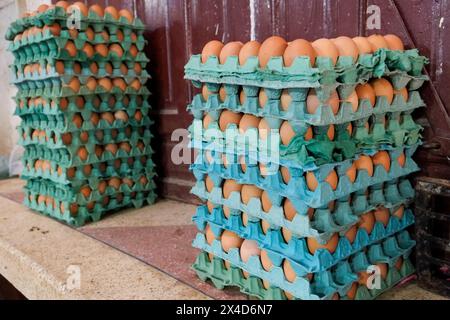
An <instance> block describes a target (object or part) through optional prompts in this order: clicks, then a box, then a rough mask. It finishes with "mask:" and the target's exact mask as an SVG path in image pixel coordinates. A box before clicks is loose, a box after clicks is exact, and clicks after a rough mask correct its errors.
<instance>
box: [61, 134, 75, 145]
mask: <svg viewBox="0 0 450 320" xmlns="http://www.w3.org/2000/svg"><path fill="white" fill-rule="evenodd" d="M61 140H62V142H63V143H64V144H65V145H66V146H67V145H70V144H72V134H71V133H70V132H66V133H63V134H62V135H61Z"/></svg>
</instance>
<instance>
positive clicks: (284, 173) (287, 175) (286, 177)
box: [280, 167, 291, 184]
mask: <svg viewBox="0 0 450 320" xmlns="http://www.w3.org/2000/svg"><path fill="white" fill-rule="evenodd" d="M280 171H281V178H282V179H283V182H284V183H285V184H288V183H289V181H290V180H291V174H290V173H289V169H288V168H286V167H281V168H280Z"/></svg>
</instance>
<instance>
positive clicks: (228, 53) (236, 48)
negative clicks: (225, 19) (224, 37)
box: [219, 41, 243, 64]
mask: <svg viewBox="0 0 450 320" xmlns="http://www.w3.org/2000/svg"><path fill="white" fill-rule="evenodd" d="M242 46H243V43H242V42H240V41H234V42H228V43H227V44H226V45H225V46H223V48H222V50H221V51H220V55H219V62H220V63H221V64H224V63H225V62H226V61H227V58H228V57H233V56H236V57H238V56H239V52H240V51H241V48H242Z"/></svg>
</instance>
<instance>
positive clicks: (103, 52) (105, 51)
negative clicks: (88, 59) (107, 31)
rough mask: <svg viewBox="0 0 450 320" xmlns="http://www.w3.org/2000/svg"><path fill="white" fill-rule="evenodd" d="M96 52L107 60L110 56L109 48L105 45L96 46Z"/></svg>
mask: <svg viewBox="0 0 450 320" xmlns="http://www.w3.org/2000/svg"><path fill="white" fill-rule="evenodd" d="M95 52H97V53H98V54H99V55H101V56H102V57H104V58H106V57H107V56H108V47H107V46H106V45H105V44H103V43H99V44H96V45H95Z"/></svg>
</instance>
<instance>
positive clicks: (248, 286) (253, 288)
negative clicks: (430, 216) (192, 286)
mask: <svg viewBox="0 0 450 320" xmlns="http://www.w3.org/2000/svg"><path fill="white" fill-rule="evenodd" d="M192 269H193V270H194V271H195V272H196V273H197V276H198V277H199V278H200V279H201V280H202V281H207V280H208V279H209V280H211V282H212V283H213V284H214V286H215V287H216V288H218V289H220V290H222V289H224V288H225V287H238V288H239V289H240V290H241V292H242V293H244V294H248V295H250V296H253V297H256V298H259V299H261V300H286V299H298V298H296V297H294V296H293V297H288V296H287V295H286V293H285V290H282V289H280V288H278V287H276V286H274V285H271V284H269V287H268V288H266V287H265V286H264V284H263V280H262V279H261V278H259V277H257V276H255V275H253V274H249V275H248V276H246V275H244V274H243V272H242V269H240V268H239V267H235V266H233V265H231V266H230V268H227V267H226V266H225V265H224V260H222V259H220V258H218V257H213V260H212V261H211V260H210V259H209V256H208V253H207V252H205V251H202V252H201V253H200V254H199V255H198V256H197V259H196V261H195V263H194V265H193V266H192ZM413 273H414V267H413V265H412V263H411V261H410V260H409V258H404V260H403V264H402V267H401V268H400V269H396V268H395V267H389V270H388V273H387V277H386V279H384V280H382V282H381V288H380V289H371V290H370V289H368V288H367V287H366V286H362V285H359V286H358V288H357V291H356V295H355V297H354V299H355V300H371V299H375V298H376V297H377V296H378V295H380V294H382V293H383V292H386V291H387V290H389V289H390V288H392V287H394V286H395V285H396V284H397V283H399V282H401V281H402V279H405V278H407V277H408V276H410V275H411V274H413ZM349 290H350V289H349ZM312 291H313V293H312V294H311V295H310V298H315V299H318V298H319V299H322V300H325V299H326V297H324V296H320V295H316V294H314V293H315V291H316V288H315V287H313V288H312ZM319 291H320V290H319ZM321 291H322V292H323V289H322V290H321ZM335 293H337V292H335ZM347 293H348V291H347ZM347 293H345V292H344V295H343V296H341V295H339V298H340V299H341V300H342V299H345V300H348V299H349V298H348V296H347ZM288 294H289V293H288ZM338 294H339V293H338ZM333 297H334V294H333V295H331V296H330V295H328V297H327V298H333Z"/></svg>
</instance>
